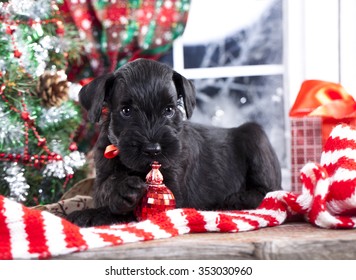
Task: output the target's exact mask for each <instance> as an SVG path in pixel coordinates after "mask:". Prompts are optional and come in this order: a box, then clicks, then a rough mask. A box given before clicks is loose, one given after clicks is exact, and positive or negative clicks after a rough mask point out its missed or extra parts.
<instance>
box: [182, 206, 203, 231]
mask: <svg viewBox="0 0 356 280" xmlns="http://www.w3.org/2000/svg"><path fill="white" fill-rule="evenodd" d="M183 212H184V214H185V215H186V219H187V221H188V225H187V226H188V227H189V228H190V232H191V233H198V232H206V231H207V230H206V228H205V225H206V222H205V221H204V216H203V215H201V214H200V213H199V212H198V211H197V210H195V209H184V210H183Z"/></svg>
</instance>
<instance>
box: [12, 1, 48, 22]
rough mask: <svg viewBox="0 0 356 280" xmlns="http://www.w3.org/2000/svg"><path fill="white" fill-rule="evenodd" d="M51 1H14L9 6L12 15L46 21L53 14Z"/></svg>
mask: <svg viewBox="0 0 356 280" xmlns="http://www.w3.org/2000/svg"><path fill="white" fill-rule="evenodd" d="M51 2H52V1H51V0H31V1H29V0H12V1H10V2H9V4H8V5H7V10H8V12H9V13H11V14H14V15H15V14H16V15H21V16H25V17H29V18H32V19H37V18H38V19H45V18H47V17H48V15H49V14H50V13H51Z"/></svg>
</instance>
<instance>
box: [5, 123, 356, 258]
mask: <svg viewBox="0 0 356 280" xmlns="http://www.w3.org/2000/svg"><path fill="white" fill-rule="evenodd" d="M301 180H302V183H303V191H302V193H300V194H299V193H291V192H286V191H275V192H271V193H268V194H267V195H266V197H265V198H264V199H263V201H262V203H261V204H260V206H259V207H258V208H257V209H253V210H245V211H198V210H196V209H173V210H168V211H166V212H161V213H157V214H155V215H153V216H151V217H149V218H148V219H145V220H143V221H141V222H137V223H129V224H117V225H110V226H99V227H90V228H80V227H78V226H76V225H73V224H71V223H70V222H68V221H66V220H64V219H62V218H60V217H57V216H55V215H53V214H51V213H49V212H46V211H42V212H41V211H38V210H33V209H29V208H27V207H24V206H23V205H21V204H19V203H16V202H14V201H11V200H9V199H8V198H5V197H0V259H31V258H50V257H52V256H58V255H63V254H69V253H72V252H78V251H83V250H88V249H91V248H100V247H105V246H114V245H121V244H125V243H132V242H139V241H149V240H154V239H162V238H170V237H173V236H177V235H182V234H188V233H197V232H242V231H250V230H257V229H260V228H264V227H272V226H278V225H281V224H282V223H285V222H286V220H287V218H288V217H292V216H296V215H298V216H300V215H302V216H304V218H305V220H306V221H308V222H309V223H311V224H313V225H315V226H318V227H323V228H333V229H353V228H356V216H354V215H355V213H356V184H355V182H356V129H355V128H351V127H349V126H346V125H338V126H336V127H335V128H334V129H333V131H332V132H331V134H330V137H329V139H328V140H327V142H326V144H325V148H324V151H323V153H322V155H321V160H320V164H319V163H307V164H306V165H305V166H304V167H303V169H302V170H301Z"/></svg>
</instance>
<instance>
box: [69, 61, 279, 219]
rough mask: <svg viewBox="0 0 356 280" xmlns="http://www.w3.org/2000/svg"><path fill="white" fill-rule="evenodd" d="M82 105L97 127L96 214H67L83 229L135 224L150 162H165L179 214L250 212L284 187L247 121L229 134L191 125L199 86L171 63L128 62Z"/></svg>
mask: <svg viewBox="0 0 356 280" xmlns="http://www.w3.org/2000/svg"><path fill="white" fill-rule="evenodd" d="M79 99H80V103H81V104H82V106H83V107H84V108H85V109H86V110H87V111H88V119H89V120H90V121H92V122H98V121H100V134H99V136H98V140H97V142H96V145H95V156H94V162H95V168H96V178H95V183H94V203H95V207H96V208H95V209H87V210H82V211H76V212H73V213H72V214H70V215H69V216H68V219H69V220H70V221H72V222H74V223H76V224H78V225H80V226H93V225H103V224H112V223H119V222H128V221H133V220H134V219H135V216H134V210H135V208H136V206H137V204H138V203H139V202H140V199H141V198H142V196H143V195H144V193H145V191H146V184H145V177H146V175H147V173H148V172H149V171H150V169H151V163H152V162H153V161H158V162H159V163H160V164H161V169H160V171H161V172H162V174H163V177H164V182H165V185H166V186H167V187H169V188H170V190H171V191H172V192H173V194H174V196H175V199H176V206H177V207H179V208H181V207H189V208H196V209H199V210H239V209H251V208H256V207H257V206H258V205H259V204H260V202H261V200H262V199H263V198H264V196H265V195H266V193H267V192H270V191H274V190H278V189H280V188H281V172H280V165H279V162H278V159H277V156H276V154H275V152H274V150H273V149H272V146H271V144H270V142H269V140H268V138H267V136H266V134H265V132H264V131H263V130H262V129H261V127H260V126H259V125H257V124H255V123H246V124H243V125H241V126H239V127H236V128H230V129H226V128H218V127H212V126H205V125H201V124H196V123H192V122H189V121H188V120H186V118H187V119H189V118H190V117H191V115H192V113H193V109H194V106H195V103H196V101H195V89H194V86H193V84H192V83H191V82H190V81H189V80H187V79H186V78H184V77H183V76H182V75H180V74H179V73H177V72H175V71H174V70H172V69H171V68H170V67H169V66H168V65H165V64H163V63H159V62H156V61H153V60H147V59H138V60H135V61H133V62H130V63H127V64H126V65H124V66H122V67H121V68H119V69H118V70H116V71H115V72H114V73H111V74H106V75H103V76H100V77H98V78H96V79H94V80H93V81H92V82H90V83H89V84H87V85H86V86H84V87H83V88H82V89H81V91H80V93H79ZM181 100H183V102H180V101H181ZM181 103H183V106H184V110H181V109H180V104H181ZM104 109H105V110H104ZM105 111H106V112H107V113H106V114H104V113H103V112H105ZM184 114H185V115H184ZM110 144H113V145H115V146H117V147H118V148H119V151H120V153H119V155H118V156H117V157H115V158H112V159H107V158H105V157H104V150H105V148H106V147H107V146H108V145H110Z"/></svg>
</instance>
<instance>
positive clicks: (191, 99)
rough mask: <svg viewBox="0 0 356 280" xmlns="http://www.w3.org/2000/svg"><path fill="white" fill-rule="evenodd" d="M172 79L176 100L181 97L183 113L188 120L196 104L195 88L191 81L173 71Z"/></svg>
mask: <svg viewBox="0 0 356 280" xmlns="http://www.w3.org/2000/svg"><path fill="white" fill-rule="evenodd" d="M172 79H173V82H174V85H175V87H176V90H177V94H178V98H179V97H180V96H182V97H183V100H184V108H185V112H186V114H187V118H188V119H189V118H190V117H191V116H192V114H193V110H194V107H195V104H196V100H195V87H194V85H193V83H192V82H191V81H189V80H188V79H186V78H185V77H183V76H182V75H181V74H179V73H177V72H176V71H173V76H172Z"/></svg>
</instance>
